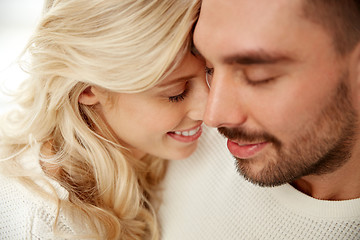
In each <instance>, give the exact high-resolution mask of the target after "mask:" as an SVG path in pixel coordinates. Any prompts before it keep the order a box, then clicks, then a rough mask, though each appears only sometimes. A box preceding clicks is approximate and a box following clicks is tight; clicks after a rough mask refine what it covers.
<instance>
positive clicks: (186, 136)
mask: <svg viewBox="0 0 360 240" xmlns="http://www.w3.org/2000/svg"><path fill="white" fill-rule="evenodd" d="M201 133H202V129H201V126H198V127H195V128H193V129H189V130H184V131H174V132H168V133H167V135H168V136H170V137H171V138H173V139H175V140H176V141H179V142H184V143H189V142H194V141H196V140H197V139H198V138H199V137H200V136H201Z"/></svg>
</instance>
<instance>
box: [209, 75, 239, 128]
mask: <svg viewBox="0 0 360 240" xmlns="http://www.w3.org/2000/svg"><path fill="white" fill-rule="evenodd" d="M237 82H238V80H237V81H236V80H234V79H233V78H232V76H231V73H230V72H227V71H223V72H221V71H217V72H216V71H214V75H213V79H212V82H211V86H210V92H209V96H208V101H207V105H206V110H205V114H204V122H205V124H206V125H208V126H210V127H217V128H218V127H229V128H230V127H237V126H239V125H241V124H243V123H244V122H245V121H246V114H245V112H244V109H243V107H242V104H241V96H240V95H239V94H240V91H239V90H241V89H239V84H237Z"/></svg>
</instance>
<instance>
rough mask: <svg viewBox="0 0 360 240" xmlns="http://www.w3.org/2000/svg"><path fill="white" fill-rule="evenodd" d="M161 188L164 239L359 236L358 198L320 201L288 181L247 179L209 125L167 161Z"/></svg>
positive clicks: (328, 239)
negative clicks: (191, 148) (271, 183)
mask: <svg viewBox="0 0 360 240" xmlns="http://www.w3.org/2000/svg"><path fill="white" fill-rule="evenodd" d="M163 187H164V193H163V194H164V195H163V204H162V206H161V208H160V220H161V225H162V236H163V239H164V240H178V239H186V240H202V239H204V240H205V239H206V240H209V239H214V240H216V239H221V240H232V239H246V240H252V239H265V240H266V239H276V240H277V239H286V240H292V239H293V240H299V239H306V240H308V239H316V240H318V239H322V240H339V239H346V240H348V239H360V199H354V200H347V201H322V200H317V199H314V198H311V197H309V196H307V195H305V194H303V193H301V192H299V191H298V190H296V189H295V188H293V187H292V186H291V185H289V184H285V185H283V186H279V187H273V188H263V187H259V186H256V185H254V184H251V183H249V182H247V181H246V180H245V179H244V178H243V177H241V176H240V175H239V174H238V173H237V171H236V168H235V160H234V158H233V157H232V156H231V154H230V153H229V152H228V150H227V147H226V139H225V138H223V137H221V136H220V135H219V134H218V132H217V131H216V130H215V129H209V128H206V127H205V128H204V134H203V136H202V137H201V140H200V143H199V147H198V149H197V150H196V152H195V153H194V154H193V155H192V156H191V157H189V158H188V159H185V160H180V161H171V162H170V164H169V170H168V172H167V175H166V178H165V181H164V186H163Z"/></svg>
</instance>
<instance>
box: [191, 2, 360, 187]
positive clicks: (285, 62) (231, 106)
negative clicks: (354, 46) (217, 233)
mask: <svg viewBox="0 0 360 240" xmlns="http://www.w3.org/2000/svg"><path fill="white" fill-rule="evenodd" d="M194 42H195V45H196V47H197V49H198V50H199V51H200V53H201V54H202V55H203V56H204V57H205V58H206V61H207V68H208V77H209V82H210V85H211V88H210V95H209V99H208V104H207V109H206V113H205V118H204V121H205V123H206V124H208V125H210V126H213V127H217V128H219V131H220V132H221V133H223V134H224V135H225V136H226V137H228V138H229V141H228V148H229V150H230V152H231V153H232V154H233V155H234V156H235V157H236V159H237V165H238V169H239V171H240V172H241V173H242V174H243V175H244V176H245V177H246V178H248V179H249V180H250V181H252V182H254V183H258V184H260V185H264V186H273V185H280V184H283V183H286V182H291V181H293V180H295V179H297V178H300V177H302V176H305V175H309V174H323V173H328V172H332V171H334V170H335V169H336V168H338V167H339V166H341V165H342V164H343V163H344V162H346V160H347V159H348V158H349V153H350V151H351V148H352V147H353V144H354V140H353V138H354V137H355V129H354V127H355V122H356V121H357V113H356V111H355V108H354V106H353V104H352V99H353V98H354V96H353V91H352V83H351V79H350V77H349V69H348V65H347V58H346V57H344V58H341V57H340V56H339V55H338V54H337V53H336V51H335V50H334V47H333V43H332V39H331V36H330V35H329V34H328V33H327V32H326V31H324V29H323V28H322V27H321V26H319V25H317V24H314V23H312V22H310V21H308V20H307V19H305V17H304V16H302V11H301V0H293V1H288V0H278V1H271V2H269V1H266V0H252V1H247V0H228V1H217V0H203V4H202V8H201V14H200V18H199V21H198V23H197V26H196V28H195V33H194Z"/></svg>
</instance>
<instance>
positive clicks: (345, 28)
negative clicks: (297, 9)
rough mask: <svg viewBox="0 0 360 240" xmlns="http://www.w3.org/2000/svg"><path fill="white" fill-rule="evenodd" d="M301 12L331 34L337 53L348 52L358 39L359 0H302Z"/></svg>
mask: <svg viewBox="0 0 360 240" xmlns="http://www.w3.org/2000/svg"><path fill="white" fill-rule="evenodd" d="M303 1H304V2H303V13H304V14H305V17H306V18H308V19H309V20H310V21H312V22H314V23H317V24H320V25H321V26H322V27H323V28H324V29H325V31H327V32H328V33H329V34H331V35H332V37H333V41H334V47H335V49H336V51H337V52H338V53H340V54H341V55H345V54H347V53H349V52H350V51H351V50H352V49H354V47H355V46H356V45H357V44H358V43H359V41H360V0H303Z"/></svg>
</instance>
